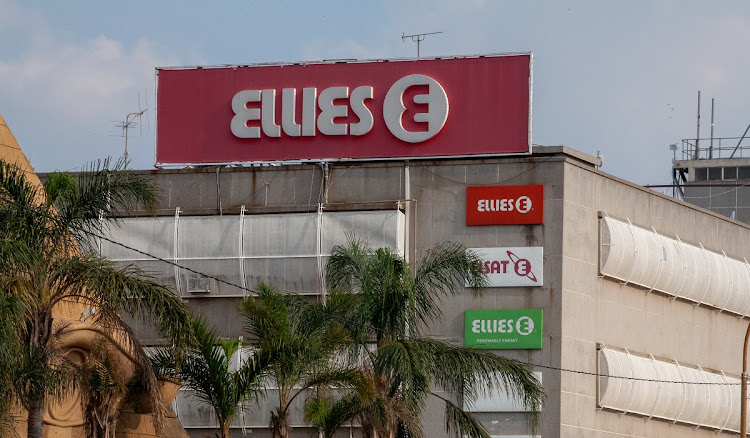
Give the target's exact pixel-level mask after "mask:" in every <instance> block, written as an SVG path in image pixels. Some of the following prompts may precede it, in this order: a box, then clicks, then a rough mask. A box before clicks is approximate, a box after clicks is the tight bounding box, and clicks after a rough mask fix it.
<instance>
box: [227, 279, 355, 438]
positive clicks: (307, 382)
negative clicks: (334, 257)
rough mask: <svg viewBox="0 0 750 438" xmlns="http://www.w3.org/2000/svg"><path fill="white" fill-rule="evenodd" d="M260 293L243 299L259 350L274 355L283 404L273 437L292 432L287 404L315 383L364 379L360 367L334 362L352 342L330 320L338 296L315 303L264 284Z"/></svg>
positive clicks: (248, 326) (273, 367)
mask: <svg viewBox="0 0 750 438" xmlns="http://www.w3.org/2000/svg"><path fill="white" fill-rule="evenodd" d="M257 289H258V295H257V297H247V298H244V299H243V300H242V302H241V304H240V308H241V311H242V313H243V315H244V316H245V318H246V324H245V329H246V331H247V332H248V333H249V334H250V335H251V337H252V339H253V342H254V344H255V346H256V347H258V348H259V351H266V352H268V353H269V354H273V355H274V356H275V357H276V359H275V360H274V361H273V363H272V364H271V366H270V377H271V378H272V379H273V381H274V383H275V385H276V388H277V389H278V392H279V404H278V406H277V407H276V410H275V412H274V411H272V412H271V426H272V429H273V437H274V438H288V437H289V436H290V433H291V424H290V420H289V408H290V406H291V405H292V403H293V402H294V401H295V400H296V399H297V398H298V397H299V396H300V395H303V394H305V392H306V391H307V390H308V389H310V388H313V387H318V386H321V385H333V384H335V385H347V386H348V385H356V384H357V382H358V381H361V380H362V379H361V378H360V374H359V372H358V371H357V370H356V369H351V368H344V367H341V366H339V365H341V364H339V363H336V360H335V355H336V353H337V352H340V351H342V347H343V346H344V345H345V343H347V342H348V338H347V336H346V333H345V331H344V329H343V327H342V326H341V324H338V323H337V321H335V320H334V319H332V318H331V314H330V310H331V309H332V308H334V307H335V306H337V305H338V302H337V300H336V297H332V298H331V300H330V301H329V302H328V303H325V304H324V303H312V302H309V301H308V300H305V299H304V298H302V297H300V296H297V295H291V294H281V293H279V292H278V291H277V290H276V289H275V288H274V287H272V286H270V285H268V284H264V283H261V284H259V285H258V287H257Z"/></svg>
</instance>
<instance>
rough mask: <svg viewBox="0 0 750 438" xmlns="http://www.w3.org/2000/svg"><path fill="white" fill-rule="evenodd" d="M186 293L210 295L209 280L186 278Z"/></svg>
mask: <svg viewBox="0 0 750 438" xmlns="http://www.w3.org/2000/svg"><path fill="white" fill-rule="evenodd" d="M187 291H188V292H190V293H193V294H207V293H211V288H210V283H209V279H208V278H205V277H193V278H188V279H187Z"/></svg>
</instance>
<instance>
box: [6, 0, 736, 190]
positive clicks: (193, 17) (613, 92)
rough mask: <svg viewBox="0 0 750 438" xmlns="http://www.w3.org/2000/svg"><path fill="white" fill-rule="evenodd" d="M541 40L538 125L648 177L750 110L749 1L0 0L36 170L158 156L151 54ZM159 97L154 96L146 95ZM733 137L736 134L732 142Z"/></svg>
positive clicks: (210, 55)
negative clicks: (131, 116) (690, 143)
mask: <svg viewBox="0 0 750 438" xmlns="http://www.w3.org/2000/svg"><path fill="white" fill-rule="evenodd" d="M404 32H405V33H406V34H412V33H421V32H443V33H441V34H438V35H431V36H428V37H427V38H426V39H425V41H424V42H423V43H422V56H424V57H430V56H447V55H464V54H482V53H499V52H526V51H532V52H533V53H534V71H533V82H534V84H533V114H532V118H533V120H532V141H533V143H534V144H541V145H557V144H564V145H566V146H570V147H572V148H575V149H578V150H580V151H583V152H586V153H588V154H591V155H596V154H597V151H601V153H602V155H603V156H604V165H603V167H602V170H604V171H606V172H609V173H611V174H613V175H616V176H618V177H621V178H624V179H627V180H630V181H633V182H636V183H639V184H649V183H651V184H659V183H661V184H664V183H669V182H670V179H671V177H670V175H671V173H670V172H671V161H672V152H671V151H670V150H669V144H670V143H679V142H680V140H681V139H683V138H694V137H695V134H696V112H697V92H698V90H701V91H702V116H703V117H702V126H701V137H708V135H709V129H710V111H711V107H710V105H711V98H715V100H716V109H715V118H716V123H715V136H716V137H739V136H740V135H742V133H743V131H744V130H745V128H746V127H747V126H748V124H750V92H749V91H750V56H748V47H750V2H748V1H747V0H736V1H723V0H717V1H693V0H651V1H645V0H643V1H563V0H537V1H490V0H461V1H448V0H424V1H407V0H393V1H391V0H387V1H376V0H370V1H366V2H365V1H359V0H348V1H338V0H336V1H329V0H319V1H314V2H313V1H284V0H275V1H259V0H258V1H255V0H253V1H251V0H244V1H240V0H235V1H216V2H207V1H184V0H182V1H176V0H160V1H141V0H132V1H128V2H111V1H88V2H84V1H51V0H47V1H19V0H0V114H2V116H3V117H4V118H5V120H6V122H7V123H8V125H9V126H10V128H11V130H12V131H13V132H14V134H15V135H16V138H17V139H18V141H19V143H20V144H21V147H22V148H23V149H24V151H25V152H26V154H27V156H28V157H29V159H30V160H31V163H32V165H33V166H34V167H35V168H36V170H37V171H40V172H47V171H51V170H55V169H60V170H69V169H76V168H78V167H80V166H81V165H83V164H85V163H87V162H89V161H91V160H95V159H98V158H105V157H107V156H120V155H122V153H123V151H124V145H125V142H124V138H123V137H121V133H122V130H121V129H119V128H117V127H116V125H117V123H120V122H122V121H124V120H125V117H126V115H127V114H128V113H130V112H136V111H138V110H139V96H140V109H144V108H148V111H147V112H146V115H147V116H148V117H145V116H144V118H143V119H142V120H141V122H142V126H140V127H137V128H134V129H132V130H131V131H130V137H129V150H130V156H131V159H132V166H131V167H135V168H141V169H147V168H152V167H153V163H154V130H155V112H154V104H155V102H154V101H155V98H154V68H155V67H157V66H176V65H201V64H204V65H216V64H248V63H260V62H287V61H288V62H294V61H306V60H309V61H312V60H322V59H336V58H359V59H373V58H400V57H414V56H416V45H415V44H414V43H412V42H403V41H402V39H401V35H402V33H404ZM146 104H148V106H146ZM726 144H727V145H728V144H729V143H726Z"/></svg>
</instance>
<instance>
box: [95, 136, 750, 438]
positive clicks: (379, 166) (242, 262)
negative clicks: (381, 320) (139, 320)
mask: <svg viewBox="0 0 750 438" xmlns="http://www.w3.org/2000/svg"><path fill="white" fill-rule="evenodd" d="M598 165H600V161H599V160H598V159H597V158H594V157H591V156H588V155H586V154H583V153H580V152H578V151H575V150H573V149H570V148H567V147H564V146H551V147H541V146H534V148H533V153H532V154H530V155H528V156H517V157H494V158H492V157H486V158H455V159H449V158H445V159H432V160H431V159H422V160H410V161H406V160H397V161H388V162H373V161H371V162H366V161H361V162H346V161H340V162H335V161H334V162H327V163H321V164H319V165H318V164H295V165H275V166H266V165H264V166H251V167H239V166H204V167H200V168H189V169H179V170H166V169H162V170H155V171H147V172H144V173H145V174H147V175H149V176H150V177H152V178H153V180H154V181H155V183H156V184H157V185H158V187H160V189H161V190H162V201H161V204H160V205H159V208H158V211H157V217H149V216H140V217H133V218H128V219H126V220H125V221H124V222H123V224H122V228H120V229H115V230H113V234H112V238H113V240H115V241H118V242H123V243H126V244H127V245H130V246H133V247H135V248H138V249H140V250H142V251H144V252H147V253H149V254H154V255H157V256H159V257H162V258H164V259H167V260H170V261H174V262H177V263H178V264H179V265H182V266H186V267H190V268H192V269H194V270H195V271H197V272H201V273H207V274H210V275H212V276H216V277H218V278H221V279H223V280H226V281H229V282H231V283H234V284H237V285H240V286H245V287H248V288H252V287H253V286H254V285H255V284H256V283H257V282H258V281H261V280H264V281H271V282H273V283H275V284H276V285H277V286H278V287H279V288H280V289H282V290H286V291H289V292H295V293H303V294H309V295H311V296H314V295H321V294H324V293H325V289H324V287H323V285H322V283H321V276H320V274H321V272H322V269H323V267H324V264H325V260H326V257H327V254H329V252H330V249H331V247H332V246H333V245H335V244H338V243H342V242H344V241H345V233H346V232H354V233H356V235H357V236H358V237H362V238H367V239H368V240H369V241H370V243H371V244H372V245H374V246H389V247H392V248H395V249H397V250H399V251H402V253H403V254H404V256H405V257H406V258H407V259H408V260H410V261H416V260H419V258H420V257H421V256H422V255H423V254H424V251H425V250H426V249H428V248H430V247H432V246H434V245H435V244H437V243H439V242H443V241H446V240H449V241H455V242H459V243H462V244H463V245H465V246H466V247H469V248H476V249H478V250H479V251H484V252H483V254H485V255H486V257H487V261H491V260H492V258H493V257H495V258H496V260H494V261H496V262H498V266H506V267H508V266H511V267H514V268H515V270H511V269H506V271H507V272H505V274H506V275H504V276H503V275H501V274H502V273H503V272H502V270H496V271H492V270H491V269H490V271H491V275H495V274H497V276H498V280H497V283H495V284H497V286H493V287H490V288H489V289H488V290H487V291H486V292H485V293H484V295H483V296H481V297H475V296H473V295H471V294H470V293H469V292H468V291H467V292H466V294H465V295H461V296H458V297H455V298H452V299H450V300H447V302H446V303H445V305H444V306H443V309H444V317H443V319H442V321H441V323H439V324H435V325H434V326H433V327H431V329H430V333H429V334H430V335H432V336H435V337H438V338H442V339H449V340H451V341H452V342H455V343H457V344H464V343H465V342H468V341H467V340H466V335H467V334H469V333H470V331H471V330H472V327H473V318H475V316H474V315H475V313H472V311H477V310H485V311H507V310H508V309H523V310H524V311H527V310H534V311H538V309H541V315H542V316H541V318H542V324H541V325H542V329H541V331H540V332H539V331H537V332H535V333H536V334H534V335H533V336H538V338H537V339H535V342H536V341H538V343H532V344H534V345H531V344H529V345H531V346H525V345H526V344H523V345H524V347H523V348H515V349H496V350H493V351H495V352H496V353H497V354H501V355H504V356H507V357H511V358H513V359H517V360H519V361H521V362H524V363H529V364H531V367H532V368H533V369H534V370H535V371H536V372H538V373H539V374H540V376H541V380H542V383H543V386H544V388H545V391H546V393H547V401H546V404H545V406H544V409H543V412H542V415H541V425H540V427H539V430H538V432H537V434H538V436H542V437H545V438H548V437H549V438H552V437H615V436H617V437H665V436H680V437H712V438H714V437H716V436H717V433H719V432H720V433H721V435H722V436H723V435H726V436H731V435H735V434H736V432H737V431H738V430H739V414H740V412H739V403H740V386H739V374H740V368H741V360H742V358H741V352H742V342H743V336H744V333H745V329H746V328H747V321H746V320H744V317H745V316H747V315H750V294H748V293H747V290H748V287H746V286H748V283H750V266H748V264H747V262H746V261H745V258H747V257H748V248H750V228H749V227H748V226H747V225H745V224H743V223H740V222H737V221H734V220H731V219H729V218H727V217H725V216H722V215H720V214H717V213H713V212H710V211H707V210H705V209H703V208H700V207H697V206H694V205H690V204H687V203H685V202H681V201H679V200H676V199H674V198H671V197H668V196H664V195H662V194H659V193H657V192H655V191H652V190H648V189H646V188H643V187H641V186H638V185H636V184H632V183H629V182H627V181H623V180H621V179H618V178H616V177H614V176H612V175H608V174H606V173H604V172H602V171H600V170H598ZM487 186H490V187H491V188H490V189H487V190H490V192H488V193H492V198H491V199H489V201H493V202H494V201H497V202H498V203H497V204H485V205H490V206H493V208H492V209H493V210H501V208H499V207H497V206H499V205H501V204H500V201H501V200H502V199H511V200H512V201H514V202H517V200H518V198H520V197H521V196H519V195H518V193H519V192H517V190H521V191H523V190H527V189H528V190H532V189H533V188H534V187H538V186H543V192H542V193H543V195H542V201H543V214H542V215H541V221H540V222H539V223H524V224H518V223H516V224H503V225H467V215H468V216H471V217H473V216H475V215H476V211H477V203H475V201H474V197H475V195H476V193H475V192H474V191H473V190H474V189H473V188H475V187H487ZM519 187H520V188H519ZM503 193H506V194H508V195H507V196H503ZM467 199H469V201H468V202H467ZM532 199H533V202H534V206H533V209H534V211H537V212H538V211H539V209H540V208H542V205H540V202H539V199H535V198H533V196H532ZM514 205H518V204H517V203H516V204H514ZM521 209H524V208H521ZM528 209H530V208H527V210H528ZM469 219H470V220H469V222H472V221H473V219H471V218H469ZM532 222H533V221H532ZM101 245H102V246H101V248H102V253H103V254H104V255H106V256H108V257H111V258H113V259H115V260H118V261H119V262H121V263H130V262H135V263H137V264H139V265H141V266H143V267H145V268H147V269H149V270H150V271H151V272H153V273H154V274H155V275H156V276H157V277H158V278H159V279H160V280H161V281H163V282H165V283H166V284H170V285H172V286H174V287H175V288H176V290H177V291H178V293H179V294H180V295H181V296H182V297H183V299H184V300H185V301H186V302H187V304H188V305H189V306H190V307H191V308H193V309H194V310H195V311H196V312H198V313H201V314H203V315H206V316H207V317H208V318H209V320H210V321H211V322H212V323H214V324H215V325H216V327H217V329H218V330H219V332H220V333H221V334H222V335H226V336H235V337H236V336H240V335H243V332H242V319H241V317H240V316H239V314H238V312H237V309H236V301H237V297H238V296H243V295H245V294H246V293H247V292H246V291H243V290H242V289H240V288H236V287H231V286H227V285H226V284H222V283H220V282H216V281H215V280H212V279H208V278H202V277H201V276H200V275H198V274H196V273H195V272H190V271H188V270H185V269H180V268H175V267H174V266H172V265H167V264H165V263H163V262H160V261H154V260H149V259H148V257H146V256H144V255H143V254H138V253H136V252H133V251H129V250H125V249H123V248H122V247H119V246H117V245H113V244H111V243H108V242H101ZM497 254H500V256H502V255H503V254H507V257H506V259H505V260H500V256H498V255H497ZM511 254H512V255H511ZM519 263H520V265H519ZM524 263H526V264H524ZM529 274H531V275H529ZM532 276H533V277H534V280H533V281H532V280H531V277H532ZM493 281H495V280H493ZM467 311H468V313H467ZM497 315H502V313H498V314H497ZM481 318H485V316H481ZM492 318H495V319H498V318H500V316H497V317H495V316H492V317H491V319H492ZM535 324H536V328H537V329H538V328H539V327H538V326H539V325H540V324H539V320H538V319H537V320H535ZM487 331H492V330H489V329H488V330H487ZM143 337H144V338H146V339H147V341H148V342H152V343H158V340H157V339H151V335H148V334H146V333H145V332H144V335H143ZM492 337H493V335H488V339H486V340H485V341H479V342H485V343H486V344H485V345H488V344H487V343H489V345H501V344H499V343H502V342H506V341H503V340H497V339H492ZM472 342H474V341H472ZM508 342H514V341H508ZM493 343H495V344H493ZM476 345H479V344H475V346H476ZM518 345H519V346H521V344H520V343H519V344H518ZM189 398H190V397H189V394H186V393H184V394H182V395H181V396H180V397H178V400H177V403H176V406H175V408H176V411H177V413H178V416H179V419H180V421H181V422H182V424H183V425H184V426H185V427H186V429H187V430H188V431H189V433H190V435H191V436H193V437H203V436H206V435H208V434H210V433H211V426H212V421H213V420H212V418H211V416H210V415H209V413H208V411H206V410H205V409H204V408H201V407H199V406H198V405H196V404H195V403H191V402H190V400H189ZM272 404H273V393H270V394H269V396H268V399H266V400H265V401H263V402H261V404H260V406H259V407H257V408H253V409H251V410H249V411H247V413H246V414H245V415H244V416H243V417H241V418H239V419H238V420H237V422H236V424H235V427H236V428H237V429H236V431H235V433H236V434H239V433H240V430H241V429H244V432H247V431H252V435H253V436H256V437H264V436H269V430H268V411H269V410H270V409H271V406H272ZM476 410H477V411H478V412H477V415H478V416H479V418H481V419H482V421H483V422H484V424H485V425H486V426H487V427H488V429H489V430H490V431H491V432H492V434H493V436H496V437H521V436H522V437H526V436H532V435H531V432H530V426H529V423H528V419H529V415H528V413H524V412H523V409H521V408H520V407H519V406H518V405H517V404H514V403H512V402H509V401H508V400H507V396H505V395H504V394H495V396H494V397H489V398H487V399H486V400H481V401H480V402H479V403H478V404H477V407H476ZM442 415H443V413H442V409H441V408H439V407H438V405H437V403H436V404H435V405H434V406H432V407H431V408H430V410H429V415H428V416H427V417H426V418H425V422H426V433H427V436H430V437H440V436H445V432H444V431H443V421H442ZM293 423H294V424H295V426H297V427H296V428H295V432H294V433H295V436H308V434H309V433H311V432H313V431H312V430H310V429H309V428H306V427H305V425H304V424H303V421H302V414H301V406H298V407H297V408H296V410H295V412H294V413H293ZM353 430H354V436H356V433H357V432H356V428H355V429H353ZM348 433H349V431H348V430H344V431H342V436H347V434H348Z"/></svg>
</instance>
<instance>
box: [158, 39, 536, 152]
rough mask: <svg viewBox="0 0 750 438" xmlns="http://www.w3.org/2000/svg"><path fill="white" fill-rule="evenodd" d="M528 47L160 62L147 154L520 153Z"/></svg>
mask: <svg viewBox="0 0 750 438" xmlns="http://www.w3.org/2000/svg"><path fill="white" fill-rule="evenodd" d="M531 63H532V56H531V54H528V53H527V54H514V55H486V56H474V57H460V58H458V57H457V58H445V59H422V60H390V61H372V62H343V63H335V62H323V63H303V64H285V65H263V66H260V65H258V66H229V67H226V66H224V67H203V68H199V67H196V68H160V69H157V73H158V89H157V129H156V164H157V165H180V164H222V163H241V162H269V161H315V160H321V161H322V160H339V159H360V160H362V159H364V160H367V159H398V158H429V157H450V156H475V155H477V156H487V155H502V154H528V153H530V150H531V149H530V147H531V146H530V145H531Z"/></svg>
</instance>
